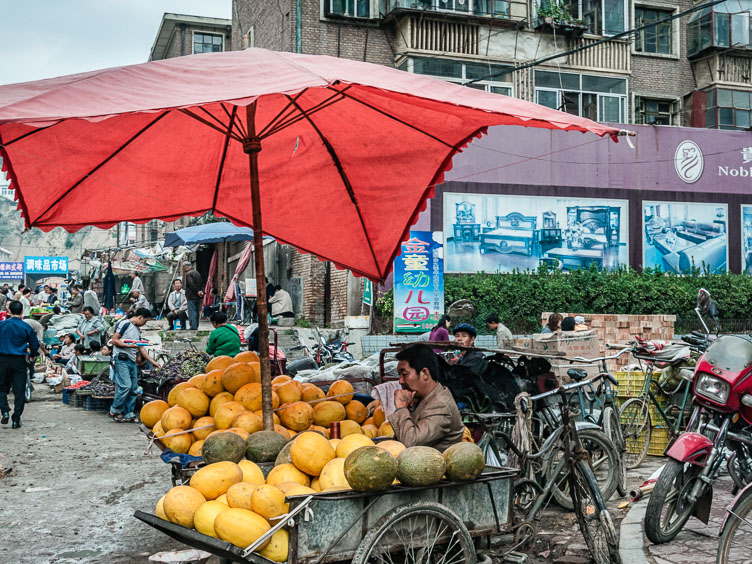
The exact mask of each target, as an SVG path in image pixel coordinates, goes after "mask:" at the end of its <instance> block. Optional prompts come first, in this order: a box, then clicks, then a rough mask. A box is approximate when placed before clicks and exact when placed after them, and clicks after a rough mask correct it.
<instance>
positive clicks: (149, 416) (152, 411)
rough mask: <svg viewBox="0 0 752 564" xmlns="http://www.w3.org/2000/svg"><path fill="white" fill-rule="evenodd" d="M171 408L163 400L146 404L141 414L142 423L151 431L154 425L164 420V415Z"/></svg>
mask: <svg viewBox="0 0 752 564" xmlns="http://www.w3.org/2000/svg"><path fill="white" fill-rule="evenodd" d="M169 407H170V404H168V403H167V402H166V401H162V400H155V401H150V402H149V403H146V404H144V406H143V407H142V408H141V412H140V413H139V417H140V418H141V422H142V423H143V424H144V425H146V426H147V427H148V428H149V429H151V428H153V427H154V425H156V424H157V423H159V420H160V419H162V415H163V414H164V412H165V411H167V410H168V409H169Z"/></svg>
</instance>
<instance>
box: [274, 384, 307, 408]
mask: <svg viewBox="0 0 752 564" xmlns="http://www.w3.org/2000/svg"><path fill="white" fill-rule="evenodd" d="M277 395H278V396H279V401H280V402H281V403H295V402H296V401H300V398H301V396H302V395H303V384H301V383H300V382H297V381H295V380H290V381H289V382H285V383H284V384H282V385H281V386H280V387H279V388H277Z"/></svg>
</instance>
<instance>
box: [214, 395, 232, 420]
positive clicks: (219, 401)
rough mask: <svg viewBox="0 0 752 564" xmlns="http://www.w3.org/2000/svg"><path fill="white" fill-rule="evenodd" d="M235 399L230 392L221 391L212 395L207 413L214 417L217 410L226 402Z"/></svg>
mask: <svg viewBox="0 0 752 564" xmlns="http://www.w3.org/2000/svg"><path fill="white" fill-rule="evenodd" d="M231 401H235V396H234V395H233V394H231V393H230V392H221V393H219V394H217V395H216V396H214V397H213V398H212V400H211V403H210V404H209V415H211V416H212V417H214V414H215V413H216V412H217V410H218V409H219V408H220V407H221V406H223V405H224V404H226V403H230V402H231Z"/></svg>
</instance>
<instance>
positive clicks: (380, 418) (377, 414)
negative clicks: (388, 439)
mask: <svg viewBox="0 0 752 564" xmlns="http://www.w3.org/2000/svg"><path fill="white" fill-rule="evenodd" d="M384 421H386V416H385V415H384V408H382V407H381V406H378V407H377V408H376V410H375V411H374V412H373V424H374V425H376V426H377V427H381V426H382V425H383V424H384Z"/></svg>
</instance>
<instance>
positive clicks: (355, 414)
mask: <svg viewBox="0 0 752 564" xmlns="http://www.w3.org/2000/svg"><path fill="white" fill-rule="evenodd" d="M345 416H346V417H347V418H348V419H350V420H351V421H355V422H356V423H358V424H362V423H363V421H365V420H366V406H365V405H363V404H362V403H361V402H359V401H358V400H352V401H351V402H349V403H348V404H347V405H346V406H345Z"/></svg>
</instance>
